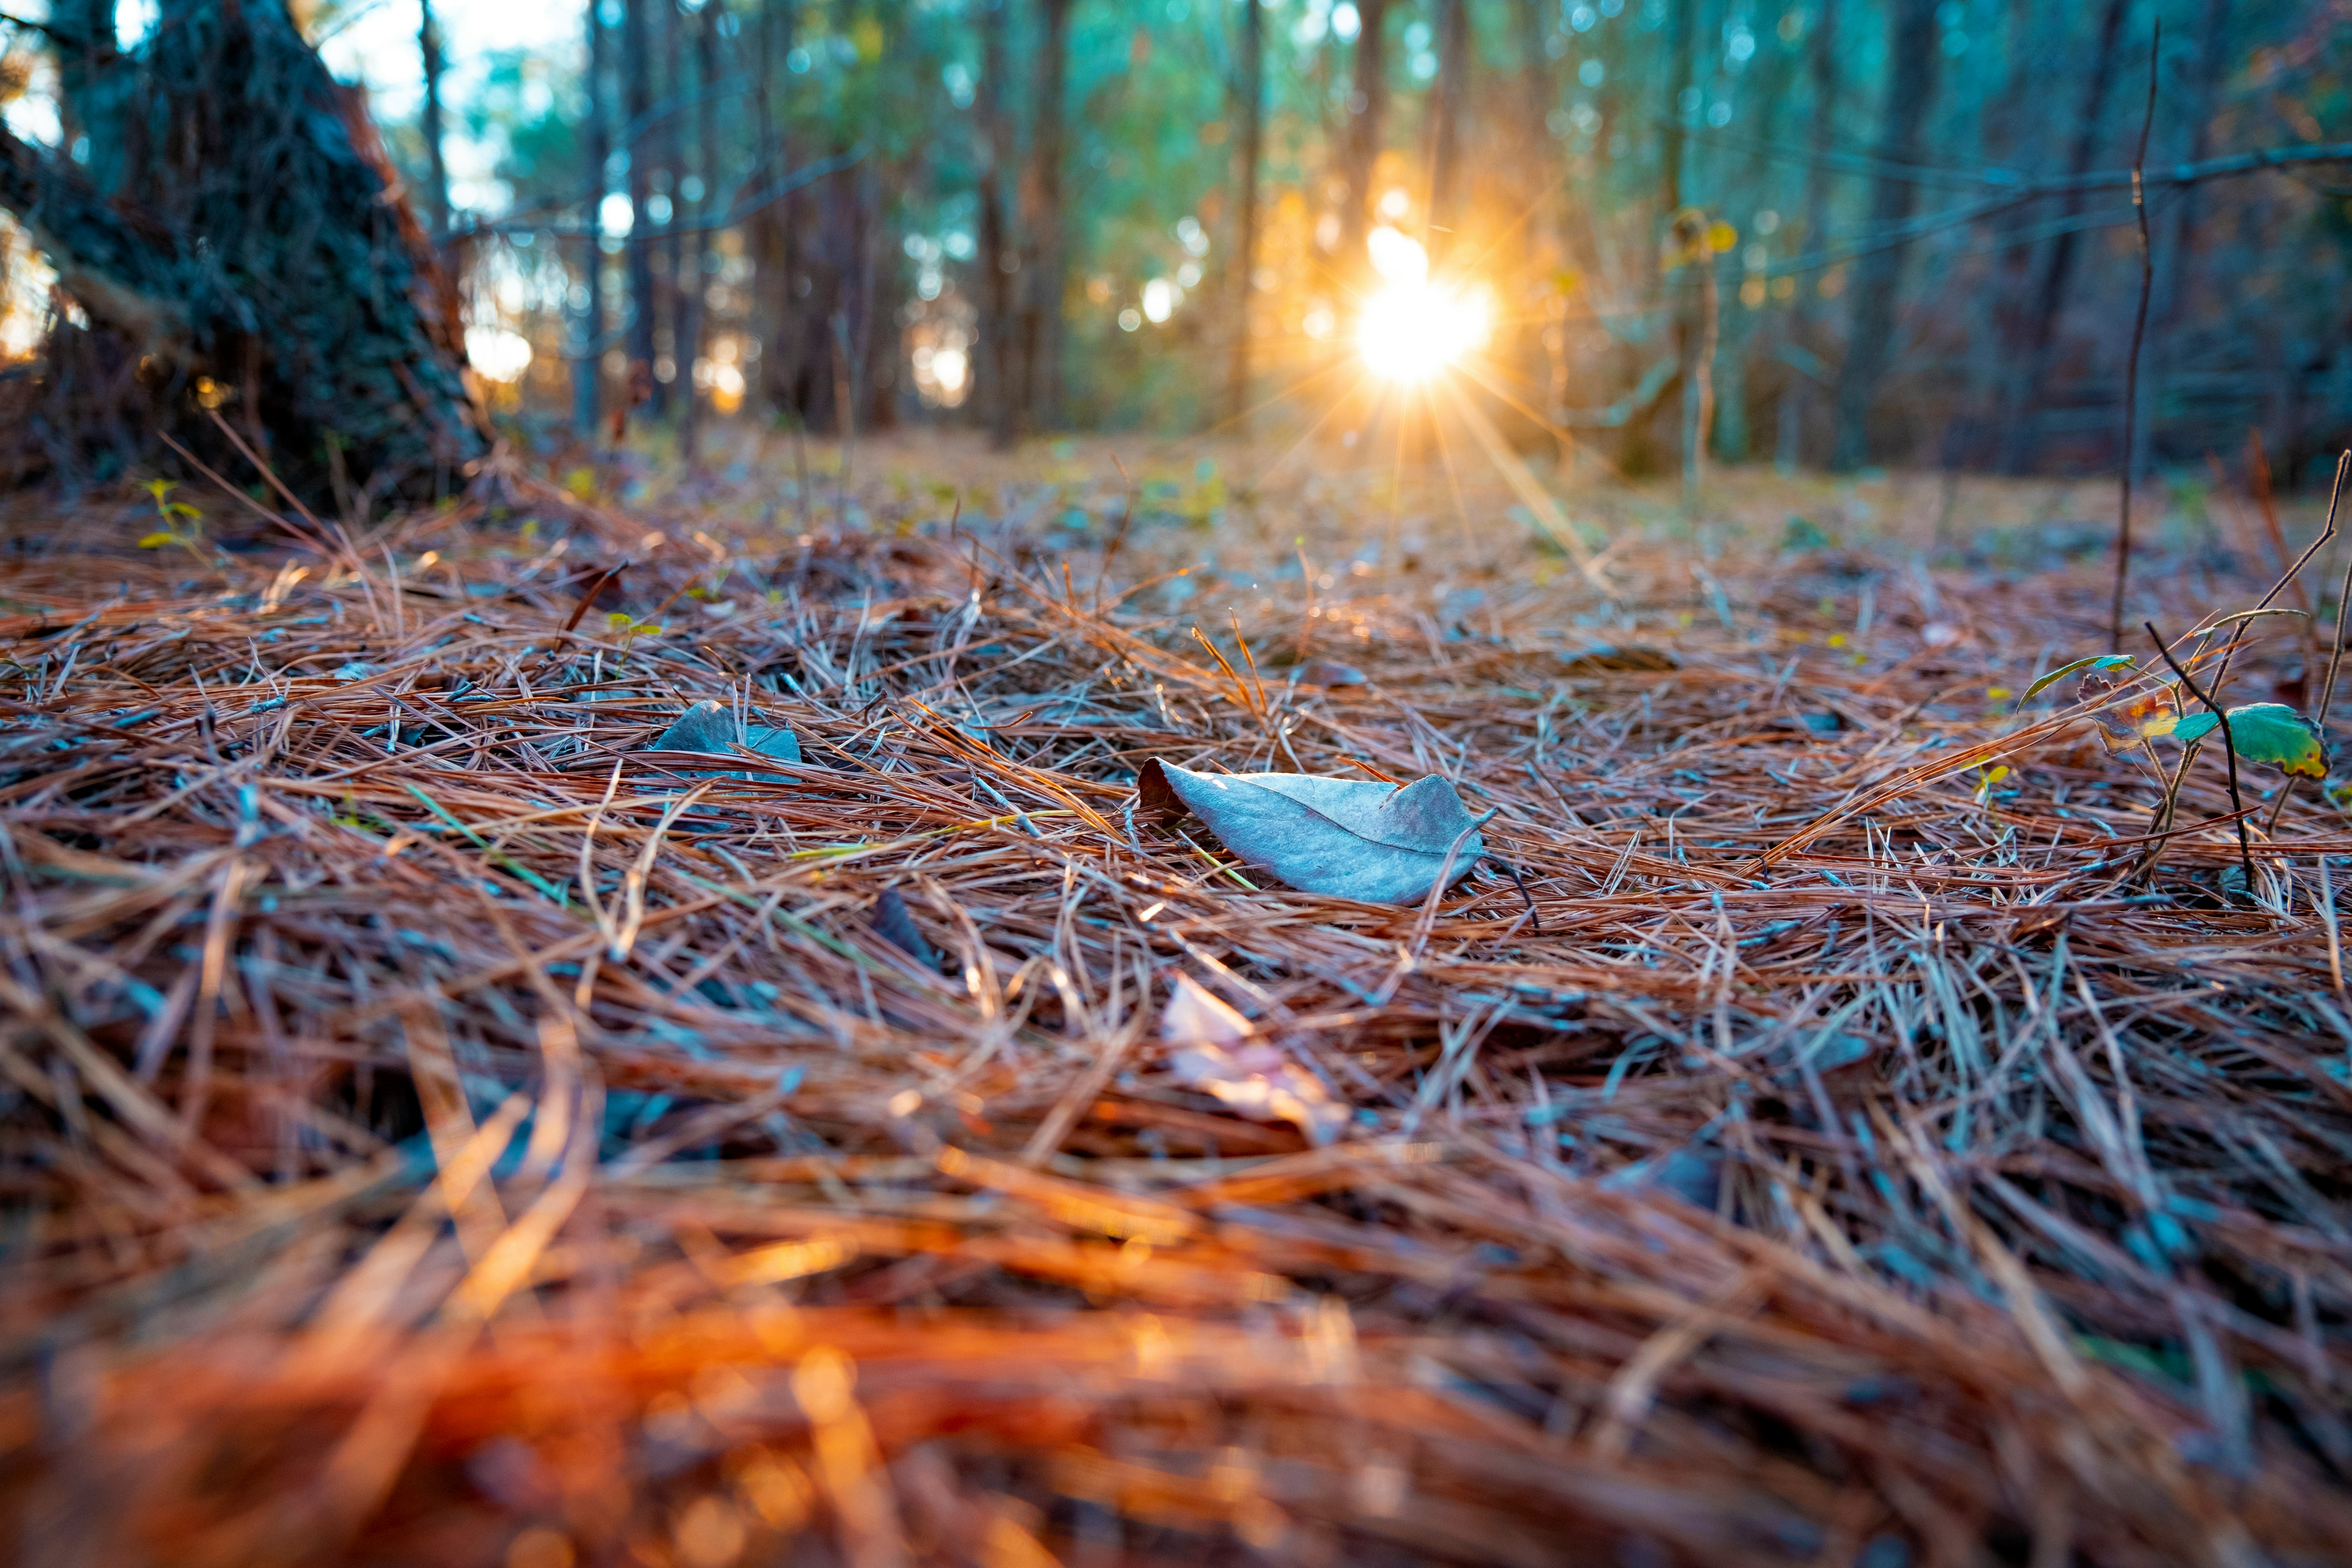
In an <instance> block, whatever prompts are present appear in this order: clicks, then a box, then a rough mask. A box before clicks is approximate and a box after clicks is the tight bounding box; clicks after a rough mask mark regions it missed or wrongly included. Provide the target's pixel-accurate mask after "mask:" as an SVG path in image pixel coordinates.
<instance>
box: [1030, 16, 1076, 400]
mask: <svg viewBox="0 0 2352 1568" xmlns="http://www.w3.org/2000/svg"><path fill="white" fill-rule="evenodd" d="M1038 10H1039V20H1040V21H1041V22H1042V23H1043V25H1044V28H1045V37H1044V38H1043V39H1042V40H1041V41H1040V43H1039V46H1038V56H1039V58H1038V62H1037V119H1036V122H1035V127H1034V131H1033V132H1032V134H1031V139H1030V152H1029V156H1030V161H1031V164H1032V168H1033V176H1032V182H1031V189H1032V190H1033V191H1034V201H1033V202H1032V203H1031V204H1030V216H1029V225H1028V227H1029V251H1030V259H1029V260H1028V261H1027V262H1026V263H1025V264H1024V267H1023V271H1024V274H1025V276H1024V278H1023V279H1022V285H1023V293H1024V296H1025V299H1024V311H1023V313H1024V316H1025V318H1026V321H1024V331H1023V332H1022V339H1023V342H1024V349H1025V353H1024V356H1023V357H1024V358H1025V359H1026V360H1027V361H1028V365H1029V413H1030V417H1031V418H1032V419H1034V421H1035V422H1036V425H1037V426H1038V427H1039V428H1040V429H1047V430H1051V429H1057V428H1059V427H1060V426H1061V424H1062V292H1063V285H1064V279H1065V278H1066V274H1067V270H1068V265H1069V258H1068V246H1067V245H1066V241H1065V237H1064V235H1063V232H1062V227H1063V225H1062V161H1063V152H1064V143H1065V142H1066V140H1067V138H1066V134H1065V127H1066V123H1067V119H1066V104H1065V103H1064V101H1063V100H1064V99H1065V98H1066V96H1067V93H1068V85H1069V70H1070V0H1041V4H1040V5H1039V8H1038Z"/></svg>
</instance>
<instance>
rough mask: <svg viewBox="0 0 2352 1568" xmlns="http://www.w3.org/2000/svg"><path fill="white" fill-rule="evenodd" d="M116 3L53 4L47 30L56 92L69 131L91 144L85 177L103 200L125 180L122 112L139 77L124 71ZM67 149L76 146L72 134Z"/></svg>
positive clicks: (61, 0)
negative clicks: (54, 65)
mask: <svg viewBox="0 0 2352 1568" xmlns="http://www.w3.org/2000/svg"><path fill="white" fill-rule="evenodd" d="M114 9H115V0H55V3H53V4H52V5H50V7H49V16H50V22H49V27H50V32H51V36H52V37H53V39H54V40H55V42H56V44H57V50H58V89H59V92H60V95H61V96H62V97H63V99H64V100H65V103H64V109H65V118H66V122H67V125H68V128H69V130H79V132H81V133H82V134H83V135H85V136H87V137H89V156H88V158H87V159H86V160H85V161H84V162H83V163H82V174H83V176H84V177H85V178H86V179H88V180H89V183H90V184H91V185H92V186H93V187H94V188H95V189H96V190H97V191H98V192H99V194H100V195H108V196H111V195H114V194H115V193H116V192H117V191H118V190H120V189H121V184H122V181H123V177H124V175H125V174H126V172H127V171H126V169H125V166H124V157H125V154H126V152H127V149H126V147H125V145H124V132H126V131H127V130H128V127H127V126H126V125H125V123H124V118H123V115H124V108H125V105H126V103H127V102H128V99H127V97H126V93H127V90H128V89H129V88H130V87H131V84H132V82H133V80H134V79H135V76H136V73H135V72H133V71H130V70H126V69H124V68H123V63H122V57H121V53H120V45H119V43H118V41H117V37H116V34H115V30H114ZM67 144H68V145H71V144H72V137H71V135H70V134H68V137H67Z"/></svg>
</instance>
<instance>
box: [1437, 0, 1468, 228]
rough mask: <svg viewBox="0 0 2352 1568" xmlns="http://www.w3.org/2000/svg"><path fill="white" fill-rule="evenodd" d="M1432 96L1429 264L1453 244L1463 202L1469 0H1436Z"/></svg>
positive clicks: (1462, 210) (1463, 208) (1464, 206)
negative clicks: (1435, 63)
mask: <svg viewBox="0 0 2352 1568" xmlns="http://www.w3.org/2000/svg"><path fill="white" fill-rule="evenodd" d="M1437 49H1438V55H1437V96H1436V101H1435V103H1434V104H1433V106H1432V109H1431V113H1432V115H1433V118H1434V119H1435V121H1436V123H1435V124H1434V125H1433V127H1432V128H1431V132H1430V139H1429V142H1430V150H1429V234H1428V246H1427V248H1428V251H1429V263H1430V267H1431V268H1432V269H1433V270H1434V269H1436V268H1438V267H1439V266H1440V264H1441V263H1442V262H1443V261H1444V258H1445V255H1446V253H1447V252H1448V251H1449V250H1450V249H1452V248H1453V244H1454V230H1455V229H1457V228H1459V227H1460V226H1461V224H1462V215H1463V213H1464V211H1465V209H1466V206H1467V203H1466V202H1465V199H1464V193H1463V189H1462V187H1463V185H1464V184H1465V181H1464V180H1463V177H1462V121H1463V119H1464V117H1465V115H1467V114H1468V113H1469V112H1470V66H1471V58H1470V54H1471V51H1470V5H1469V0H1438V6H1437Z"/></svg>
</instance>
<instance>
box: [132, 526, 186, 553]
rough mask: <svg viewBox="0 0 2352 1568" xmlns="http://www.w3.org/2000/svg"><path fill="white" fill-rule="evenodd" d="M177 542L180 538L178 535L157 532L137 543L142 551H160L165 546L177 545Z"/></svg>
mask: <svg viewBox="0 0 2352 1568" xmlns="http://www.w3.org/2000/svg"><path fill="white" fill-rule="evenodd" d="M179 542H180V536H179V535H178V534H176V533H168V532H164V531H161V530H158V531H156V532H153V533H151V534H149V535H147V537H146V538H144V539H142V540H141V541H140V542H139V548H140V549H142V550H161V549H162V548H163V546H164V545H166V544H177V543H179Z"/></svg>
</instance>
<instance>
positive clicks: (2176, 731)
mask: <svg viewBox="0 0 2352 1568" xmlns="http://www.w3.org/2000/svg"><path fill="white" fill-rule="evenodd" d="M2220 728H2221V721H2220V720H2218V719H2216V718H2215V717H2213V715H2212V714H2211V713H2210V712H2205V713H2190V714H2188V715H2186V716H2184V717H2183V718H2182V719H2181V720H2180V721H2179V722H2178V723H2176V724H2172V725H2170V726H2168V727H2167V728H2165V729H2161V730H2159V729H2158V728H2156V727H2155V725H2154V724H2152V723H2151V724H2149V725H2146V726H2143V733H2148V734H2169V735H2171V737H2172V738H2173V739H2174V740H2176V741H2179V742H2180V743H2181V744H2182V745H2187V744H2189V742H2194V741H2201V740H2203V739H2204V738H2205V737H2206V736H2208V735H2210V734H2211V733H2213V731H2216V730H2218V729H2220ZM2230 738H2231V740H2232V741H2234V742H2236V747H2235V750H2236V751H2237V753H2238V755H2239V757H2240V758H2241V759H2242V760H2243V761H2245V762H2249V763H2270V764H2271V765H2272V766H2273V767H2275V768H2280V769H2283V770H2284V771H2285V772H2287V773H2300V774H2301V775H2302V776H2303V777H2305V778H2307V779H2324V778H2326V776H2327V758H2326V753H2325V752H2323V751H2322V750H2321V748H2320V743H2319V726H2318V725H2316V724H2315V723H2313V722H2312V721H2310V720H2308V719H2306V718H2305V717H2304V716H2303V715H2302V714H2300V713H2298V712H2296V711H2295V710H2294V709H2292V708H2290V707H2288V706H2287V705H2286V704H2285V703H2284V702H2249V703H2247V704H2246V705H2245V706H2244V707H2242V708H2232V709H2231V710H2230Z"/></svg>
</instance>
